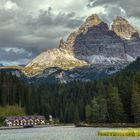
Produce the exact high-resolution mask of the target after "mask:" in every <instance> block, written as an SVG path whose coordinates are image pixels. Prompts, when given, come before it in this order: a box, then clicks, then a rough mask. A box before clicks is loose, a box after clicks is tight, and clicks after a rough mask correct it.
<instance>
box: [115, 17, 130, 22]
mask: <svg viewBox="0 0 140 140" xmlns="http://www.w3.org/2000/svg"><path fill="white" fill-rule="evenodd" d="M114 22H117V23H118V22H126V23H128V21H127V20H126V19H125V18H123V17H121V16H117V17H116V19H115V20H114Z"/></svg>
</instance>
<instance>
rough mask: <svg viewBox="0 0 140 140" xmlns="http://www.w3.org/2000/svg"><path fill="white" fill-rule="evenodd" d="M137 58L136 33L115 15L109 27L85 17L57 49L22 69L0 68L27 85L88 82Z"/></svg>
mask: <svg viewBox="0 0 140 140" xmlns="http://www.w3.org/2000/svg"><path fill="white" fill-rule="evenodd" d="M139 56H140V34H139V31H138V30H137V29H135V28H134V27H133V26H132V25H131V24H130V23H129V22H128V21H127V20H126V19H124V18H123V17H119V16H117V17H116V19H115V20H114V21H113V23H112V25H111V27H109V25H108V24H107V23H105V22H104V21H103V20H102V19H101V18H100V17H98V15H95V14H93V15H91V16H89V17H88V18H87V19H86V21H85V22H84V23H83V24H82V25H81V26H80V27H79V29H78V30H77V31H74V32H72V33H71V34H70V35H69V36H68V38H67V40H66V41H64V40H60V43H59V46H58V48H53V49H49V50H47V51H45V52H43V53H41V54H40V55H39V56H37V57H36V58H35V59H33V60H32V61H31V62H30V63H29V64H28V65H27V66H25V67H1V69H4V70H5V71H7V72H9V71H12V73H13V75H16V76H17V77H20V78H23V79H24V80H26V81H28V82H29V83H36V82H37V83H42V82H46V81H47V82H50V83H55V82H56V83H67V82H69V81H73V80H82V81H89V80H94V79H99V78H104V77H106V76H109V75H112V74H114V73H116V72H118V71H120V70H122V69H124V68H125V67H126V66H127V65H129V64H130V63H131V62H133V61H134V60H136V58H137V57H139Z"/></svg>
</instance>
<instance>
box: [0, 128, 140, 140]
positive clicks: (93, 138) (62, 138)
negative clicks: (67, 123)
mask: <svg viewBox="0 0 140 140" xmlns="http://www.w3.org/2000/svg"><path fill="white" fill-rule="evenodd" d="M101 129H108V128H82V127H81V128H80V127H79V128H75V127H46V128H29V129H13V130H0V140H140V138H129V137H98V136H97V131H98V130H101Z"/></svg>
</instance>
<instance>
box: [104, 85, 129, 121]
mask: <svg viewBox="0 0 140 140" xmlns="http://www.w3.org/2000/svg"><path fill="white" fill-rule="evenodd" d="M107 108H108V112H109V121H110V122H115V123H119V122H122V121H123V120H125V117H126V116H125V114H124V110H123V104H122V102H121V99H120V96H119V94H118V89H117V88H116V87H111V86H110V87H109V90H108V98H107Z"/></svg>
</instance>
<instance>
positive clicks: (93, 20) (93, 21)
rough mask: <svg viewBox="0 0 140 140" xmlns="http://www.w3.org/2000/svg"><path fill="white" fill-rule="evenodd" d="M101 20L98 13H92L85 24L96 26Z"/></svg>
mask: <svg viewBox="0 0 140 140" xmlns="http://www.w3.org/2000/svg"><path fill="white" fill-rule="evenodd" d="M101 22H102V20H101V19H100V17H99V16H98V15H96V14H92V15H91V16H89V17H88V18H87V19H86V21H85V24H87V25H89V26H96V25H99V24H100V23H101Z"/></svg>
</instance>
